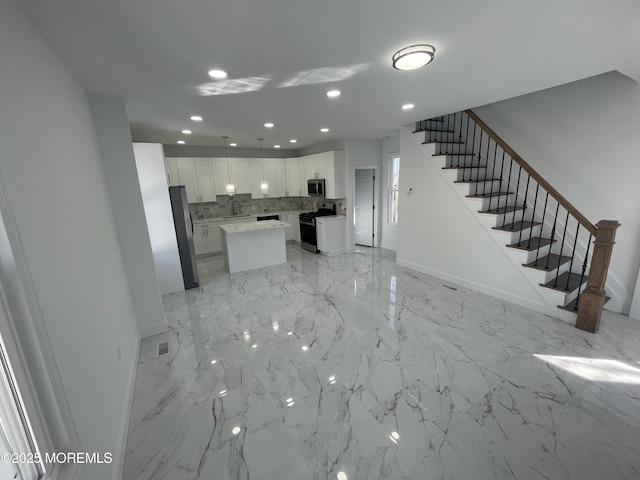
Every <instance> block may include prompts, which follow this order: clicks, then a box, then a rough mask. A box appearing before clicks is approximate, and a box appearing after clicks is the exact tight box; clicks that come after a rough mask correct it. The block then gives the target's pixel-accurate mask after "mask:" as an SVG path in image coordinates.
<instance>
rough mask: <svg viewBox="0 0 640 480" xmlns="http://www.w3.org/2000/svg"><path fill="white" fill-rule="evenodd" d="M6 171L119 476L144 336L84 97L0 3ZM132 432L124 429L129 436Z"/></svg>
mask: <svg viewBox="0 0 640 480" xmlns="http://www.w3.org/2000/svg"><path fill="white" fill-rule="evenodd" d="M0 66H1V68H0V145H1V146H2V151H1V153H0V168H1V169H2V171H3V173H4V175H5V177H6V183H7V186H8V195H9V197H10V199H11V202H12V205H13V209H14V213H15V219H16V223H17V228H18V230H19V234H20V239H21V241H22V245H23V247H24V251H25V254H26V258H27V262H28V268H29V270H30V272H31V276H32V279H33V284H34V287H35V290H36V293H37V296H38V301H39V304H40V308H41V310H42V315H43V318H44V321H45V323H46V327H47V331H48V335H49V337H50V340H51V345H52V348H53V351H54V355H55V361H56V363H57V366H58V368H59V371H60V374H61V378H62V382H63V387H64V391H65V392H66V395H67V398H68V401H69V405H70V407H71V411H72V414H73V419H74V422H75V425H76V427H77V431H78V434H79V437H80V441H81V443H82V448H83V449H84V450H85V451H88V452H113V453H114V455H115V459H114V463H113V464H111V465H86V466H85V468H84V474H83V477H82V478H91V479H95V480H102V479H108V478H116V477H117V475H118V467H119V464H120V460H121V454H122V452H121V451H120V450H119V449H120V447H121V445H122V439H123V434H124V433H126V425H123V419H124V418H126V412H127V410H128V408H129V406H130V405H129V398H128V393H129V389H130V388H131V387H132V379H133V372H135V370H132V369H135V365H136V362H137V346H138V343H139V341H138V329H137V326H136V320H135V315H134V311H133V306H132V303H131V297H130V294H129V289H128V284H127V277H126V274H125V270H124V266H123V261H122V256H121V253H120V248H119V245H118V238H117V236H116V233H115V228H114V222H113V217H112V213H111V207H110V204H109V199H108V195H107V192H106V188H105V183H104V178H103V172H102V167H101V162H100V158H99V156H98V152H97V146H96V143H95V134H94V131H93V128H92V118H91V113H90V111H89V105H88V100H87V96H86V93H85V91H84V90H83V89H82V88H81V86H80V85H79V84H78V83H77V82H76V80H75V79H74V78H73V77H72V75H71V74H70V73H69V72H68V71H67V69H66V68H65V67H64V66H63V65H62V63H61V62H60V60H59V59H58V57H57V56H56V55H55V53H54V52H53V51H52V50H51V49H50V48H49V47H48V46H47V44H46V42H45V41H44V39H43V38H42V37H41V36H40V35H39V34H38V32H37V31H35V29H34V28H33V26H32V24H31V23H30V22H29V21H28V20H27V19H26V17H25V16H24V15H23V13H22V12H21V10H20V9H19V7H18V6H17V5H16V3H15V2H14V1H13V0H0ZM123 428H124V430H123Z"/></svg>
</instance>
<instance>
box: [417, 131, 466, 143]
mask: <svg viewBox="0 0 640 480" xmlns="http://www.w3.org/2000/svg"><path fill="white" fill-rule="evenodd" d="M439 140H443V141H445V142H451V141H455V140H458V138H457V137H456V136H455V134H453V133H447V132H424V140H423V142H437V141H439Z"/></svg>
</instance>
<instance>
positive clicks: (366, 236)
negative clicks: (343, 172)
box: [353, 168, 376, 247]
mask: <svg viewBox="0 0 640 480" xmlns="http://www.w3.org/2000/svg"><path fill="white" fill-rule="evenodd" d="M375 181H376V169H375V168H356V170H355V180H354V183H355V192H354V202H353V212H354V213H353V224H354V243H355V244H356V245H364V246H366V247H373V246H375V233H376V232H375V229H376V219H375V216H376V201H375V198H376V197H375Z"/></svg>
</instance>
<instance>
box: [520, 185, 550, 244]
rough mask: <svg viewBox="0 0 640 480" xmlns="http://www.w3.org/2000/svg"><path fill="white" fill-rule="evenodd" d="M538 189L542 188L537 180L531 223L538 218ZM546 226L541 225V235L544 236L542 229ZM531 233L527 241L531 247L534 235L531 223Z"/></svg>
mask: <svg viewBox="0 0 640 480" xmlns="http://www.w3.org/2000/svg"><path fill="white" fill-rule="evenodd" d="M538 190H540V184H539V183H538V182H536V194H535V196H534V197H533V212H531V223H533V222H534V221H535V220H536V206H537V203H538ZM517 204H518V199H517V198H516V205H517ZM515 212H516V211H515V210H514V211H513V215H514V218H515V214H516V213H515ZM522 214H523V215H524V212H522ZM543 228H544V225H541V226H540V237H542V229H543ZM531 229H532V230H531V233H530V234H529V242H528V243H527V248H529V246H530V245H531V237H532V236H533V225H531Z"/></svg>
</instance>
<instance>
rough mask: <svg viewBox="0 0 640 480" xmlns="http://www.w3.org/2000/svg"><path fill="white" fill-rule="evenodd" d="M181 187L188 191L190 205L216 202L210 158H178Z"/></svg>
mask: <svg viewBox="0 0 640 480" xmlns="http://www.w3.org/2000/svg"><path fill="white" fill-rule="evenodd" d="M176 160H177V165H178V175H179V177H180V185H184V186H185V187H186V190H187V201H188V202H189V203H199V202H215V201H216V190H215V186H214V183H213V173H212V169H211V159H210V158H185V157H180V158H177V159H176Z"/></svg>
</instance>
